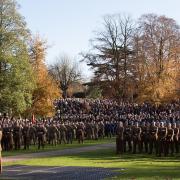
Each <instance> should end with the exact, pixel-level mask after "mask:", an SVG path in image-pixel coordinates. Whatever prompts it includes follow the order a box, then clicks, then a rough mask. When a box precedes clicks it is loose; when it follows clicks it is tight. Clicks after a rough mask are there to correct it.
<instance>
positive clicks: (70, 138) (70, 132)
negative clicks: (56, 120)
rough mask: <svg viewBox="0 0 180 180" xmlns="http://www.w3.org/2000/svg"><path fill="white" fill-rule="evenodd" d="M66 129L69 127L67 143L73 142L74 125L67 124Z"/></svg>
mask: <svg viewBox="0 0 180 180" xmlns="http://www.w3.org/2000/svg"><path fill="white" fill-rule="evenodd" d="M66 129H67V133H66V135H67V136H66V139H67V143H68V144H70V143H71V144H72V142H73V127H72V126H71V125H70V124H68V125H66Z"/></svg>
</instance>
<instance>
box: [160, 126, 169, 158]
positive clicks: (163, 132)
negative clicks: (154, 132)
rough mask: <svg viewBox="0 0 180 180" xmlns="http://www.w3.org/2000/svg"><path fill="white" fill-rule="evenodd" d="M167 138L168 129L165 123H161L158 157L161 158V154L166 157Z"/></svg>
mask: <svg viewBox="0 0 180 180" xmlns="http://www.w3.org/2000/svg"><path fill="white" fill-rule="evenodd" d="M166 137H167V128H166V127H165V126H164V122H161V123H160V127H159V128H158V156H159V157H161V154H162V153H164V155H166V151H165V148H167V147H166V145H165V144H166Z"/></svg>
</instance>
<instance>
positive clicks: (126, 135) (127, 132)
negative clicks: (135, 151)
mask: <svg viewBox="0 0 180 180" xmlns="http://www.w3.org/2000/svg"><path fill="white" fill-rule="evenodd" d="M131 133H132V129H131V127H130V126H128V125H125V126H124V152H126V143H128V148H129V149H128V151H129V152H132V144H131V140H132V139H131V138H132V134H131Z"/></svg>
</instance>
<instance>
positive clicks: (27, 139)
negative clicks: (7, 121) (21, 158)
mask: <svg viewBox="0 0 180 180" xmlns="http://www.w3.org/2000/svg"><path fill="white" fill-rule="evenodd" d="M29 130H30V127H29V125H28V124H27V123H25V125H24V127H23V129H22V135H23V141H24V149H25V150H26V149H29V145H30V136H29V135H30V134H29Z"/></svg>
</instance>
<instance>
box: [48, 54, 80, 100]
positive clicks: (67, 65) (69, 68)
mask: <svg viewBox="0 0 180 180" xmlns="http://www.w3.org/2000/svg"><path fill="white" fill-rule="evenodd" d="M49 73H50V75H51V76H52V78H53V79H54V80H55V82H56V84H57V86H58V87H59V90H60V91H62V92H63V98H66V97H67V90H68V88H69V87H70V85H71V84H72V83H74V82H78V81H79V80H80V79H81V72H80V70H79V69H78V65H77V64H76V63H75V62H73V61H72V60H71V59H70V58H69V57H68V56H67V55H64V56H60V57H59V58H58V59H57V61H56V63H54V64H53V65H51V66H50V68H49Z"/></svg>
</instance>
